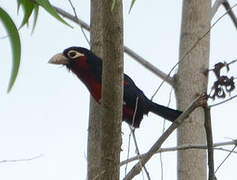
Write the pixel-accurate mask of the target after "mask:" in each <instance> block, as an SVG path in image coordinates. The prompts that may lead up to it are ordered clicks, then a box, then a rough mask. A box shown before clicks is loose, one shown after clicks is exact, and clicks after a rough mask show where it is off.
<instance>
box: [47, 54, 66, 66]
mask: <svg viewBox="0 0 237 180" xmlns="http://www.w3.org/2000/svg"><path fill="white" fill-rule="evenodd" d="M49 63H50V64H62V65H65V64H68V63H69V62H68V58H66V57H65V56H64V55H63V54H62V53H59V54H56V55H54V56H53V57H52V58H51V59H50V60H49Z"/></svg>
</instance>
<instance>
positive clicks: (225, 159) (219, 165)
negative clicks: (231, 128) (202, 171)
mask: <svg viewBox="0 0 237 180" xmlns="http://www.w3.org/2000/svg"><path fill="white" fill-rule="evenodd" d="M236 147H237V145H235V146H234V147H233V149H232V150H231V152H229V154H228V155H227V156H226V157H225V159H224V160H223V161H222V162H221V164H220V165H219V166H218V167H217V168H216V170H215V173H217V171H218V170H219V169H220V167H221V166H222V165H223V164H224V162H225V161H226V160H227V159H228V158H229V157H230V155H231V154H232V153H233V152H234V150H235V148H236Z"/></svg>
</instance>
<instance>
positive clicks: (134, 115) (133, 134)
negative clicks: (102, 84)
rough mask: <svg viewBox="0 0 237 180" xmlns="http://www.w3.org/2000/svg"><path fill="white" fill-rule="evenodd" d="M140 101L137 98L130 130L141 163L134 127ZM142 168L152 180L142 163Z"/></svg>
mask: <svg viewBox="0 0 237 180" xmlns="http://www.w3.org/2000/svg"><path fill="white" fill-rule="evenodd" d="M138 101H139V98H138V97H137V98H136V104H135V110H134V113H133V118H132V125H131V126H129V128H130V132H131V134H132V137H133V141H134V144H135V148H136V153H137V157H138V160H139V162H140V160H141V159H140V155H141V154H140V151H139V148H138V144H137V139H136V136H135V129H134V128H133V125H134V122H135V118H136V114H137V105H138ZM140 166H141V168H144V170H145V173H146V175H147V178H148V179H149V180H150V179H151V178H150V175H149V172H148V171H147V169H146V166H144V167H143V166H142V164H141V163H140ZM143 179H144V176H143Z"/></svg>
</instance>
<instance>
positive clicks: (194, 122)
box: [176, 0, 211, 180]
mask: <svg viewBox="0 0 237 180" xmlns="http://www.w3.org/2000/svg"><path fill="white" fill-rule="evenodd" d="M210 15H211V1H210V0H199V1H197V0H184V1H183V14H182V27H181V38H180V58H182V57H183V56H184V54H185V53H186V52H187V51H189V50H190V48H191V47H192V46H193V45H194V44H195V42H196V41H198V39H200V38H201V36H202V35H203V34H205V33H206V32H207V31H208V29H209V28H210V20H211V17H210ZM209 45H210V36H209V34H208V35H207V36H205V38H204V39H202V40H201V41H200V42H199V43H198V44H197V46H196V47H195V48H194V49H193V50H192V51H191V52H190V53H189V54H188V55H187V56H186V57H185V59H184V60H183V61H181V62H180V64H179V69H178V73H177V76H176V77H177V78H176V95H177V103H178V107H179V109H181V110H184V109H185V107H187V106H188V105H189V104H190V102H191V101H192V100H193V99H194V98H195V97H196V96H197V95H198V94H200V93H202V92H206V89H207V82H208V77H207V76H205V74H204V71H205V70H206V69H207V68H208V65H209ZM205 135H206V134H205V129H204V111H203V109H202V108H198V109H196V110H195V111H194V112H193V113H192V114H191V115H190V116H189V118H188V119H187V120H185V123H184V124H183V125H182V126H181V127H180V128H179V129H178V140H177V141H178V145H183V144H205V143H206V138H205ZM206 162H207V160H206V150H197V149H195V150H184V151H178V179H179V180H199V179H200V180H204V179H207V168H206V167H207V166H206V165H207V164H206Z"/></svg>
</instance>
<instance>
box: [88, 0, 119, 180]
mask: <svg viewBox="0 0 237 180" xmlns="http://www.w3.org/2000/svg"><path fill="white" fill-rule="evenodd" d="M111 3H112V1H111V0H104V1H96V0H91V48H92V51H93V52H94V53H95V54H96V55H97V56H100V57H101V58H102V59H103V76H102V106H101V107H100V108H99V109H97V108H98V107H97V106H96V105H95V104H93V102H92V103H91V115H90V128H89V137H88V179H89V180H90V179H94V178H96V179H103V180H107V179H108V180H110V179H113V180H116V179H119V177H120V167H119V163H120V150H121V142H122V141H121V121H122V104H123V14H122V13H123V9H122V0H117V1H116V5H115V7H114V9H113V10H112V11H111V5H112V4H111ZM96 109H97V110H99V112H100V113H97V112H96V111H97V110H96ZM93 112H94V113H96V114H93ZM89 153H90V154H89ZM95 161H96V162H95Z"/></svg>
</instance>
